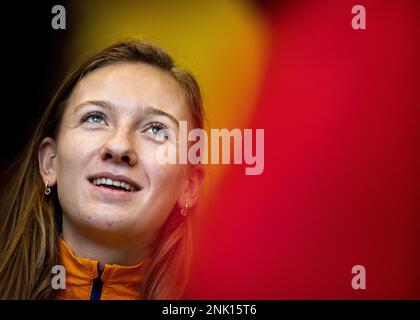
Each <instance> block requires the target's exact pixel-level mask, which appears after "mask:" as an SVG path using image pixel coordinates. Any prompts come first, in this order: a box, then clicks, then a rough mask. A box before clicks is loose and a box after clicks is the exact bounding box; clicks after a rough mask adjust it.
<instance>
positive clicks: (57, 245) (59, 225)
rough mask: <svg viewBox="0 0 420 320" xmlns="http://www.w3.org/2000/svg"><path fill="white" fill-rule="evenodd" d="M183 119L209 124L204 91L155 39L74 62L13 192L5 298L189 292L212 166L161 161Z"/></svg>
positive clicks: (0, 251) (0, 262)
mask: <svg viewBox="0 0 420 320" xmlns="http://www.w3.org/2000/svg"><path fill="white" fill-rule="evenodd" d="M179 121H186V122H187V124H188V129H189V130H191V129H194V128H202V127H203V108H202V101H201V95H200V90H199V87H198V84H197V82H196V80H195V79H194V77H193V76H192V75H191V74H189V73H188V72H187V71H185V70H183V69H181V68H179V67H177V66H175V65H174V62H173V60H172V58H171V57H170V56H169V55H168V54H167V53H166V52H165V51H164V50H162V49H161V48H159V47H157V46H155V45H152V44H149V43H146V42H142V41H125V42H118V43H116V44H114V45H111V46H110V47H108V48H106V49H104V50H102V51H100V52H99V53H97V54H95V55H93V56H92V57H90V58H88V59H86V60H85V61H83V62H82V63H81V64H80V65H79V66H78V67H77V68H76V69H75V70H74V71H73V72H71V73H70V74H69V75H68V76H67V77H66V79H65V80H64V82H63V83H62V85H61V86H60V87H59V89H58V91H57V93H56V94H55V95H54V97H53V99H52V101H51V102H50V104H49V105H48V107H47V109H46V110H45V112H44V114H43V116H42V118H41V120H40V122H39V124H38V126H37V127H36V130H35V132H34V134H33V136H32V138H31V140H30V141H29V143H28V146H27V147H26V148H25V150H24V152H23V153H22V155H21V156H20V157H19V159H18V161H17V162H16V164H15V167H14V169H13V171H12V172H13V177H12V178H11V179H9V183H8V188H7V189H5V192H4V194H3V197H2V202H1V206H2V207H1V212H0V214H1V215H0V217H1V221H0V223H1V225H0V227H1V231H0V297H1V298H3V299H54V298H55V299H177V298H181V297H182V295H183V292H184V290H185V287H186V282H187V274H188V271H189V261H190V254H191V245H192V243H191V229H192V216H193V214H192V211H193V209H194V207H195V205H196V203H197V199H198V194H199V190H200V187H201V185H202V181H203V176H204V174H203V170H202V168H201V167H200V165H192V164H165V163H161V162H159V161H158V160H157V157H156V153H157V152H158V150H160V151H162V148H163V149H164V150H165V152H172V151H174V150H176V152H177V151H178V149H177V146H178V144H179V143H180V141H177V135H176V133H177V130H178V128H179ZM56 265H63V266H64V270H65V274H66V286H65V287H66V288H65V289H54V288H53V286H52V280H53V277H54V274H52V270H53V267H54V266H56Z"/></svg>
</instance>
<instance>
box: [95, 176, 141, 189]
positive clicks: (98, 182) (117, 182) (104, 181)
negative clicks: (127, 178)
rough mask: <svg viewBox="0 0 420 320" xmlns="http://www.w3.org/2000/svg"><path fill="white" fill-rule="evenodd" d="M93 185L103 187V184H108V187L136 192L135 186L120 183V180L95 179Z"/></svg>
mask: <svg viewBox="0 0 420 320" xmlns="http://www.w3.org/2000/svg"><path fill="white" fill-rule="evenodd" d="M92 183H94V184H96V185H98V186H99V185H102V184H106V185H108V186H115V187H121V188H124V189H126V190H127V191H134V189H135V188H134V186H132V185H131V184H129V183H127V182H124V181H120V180H113V179H110V178H97V179H93V180H92Z"/></svg>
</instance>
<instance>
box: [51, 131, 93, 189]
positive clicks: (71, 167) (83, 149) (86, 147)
mask: <svg viewBox="0 0 420 320" xmlns="http://www.w3.org/2000/svg"><path fill="white" fill-rule="evenodd" d="M90 140H91V139H88V138H86V137H79V136H77V135H71V136H70V135H65V136H63V137H62V138H61V139H60V140H59V142H58V152H57V181H59V180H60V178H61V180H63V179H66V180H67V179H71V180H73V179H76V178H78V177H79V175H80V174H81V173H82V172H83V169H84V168H86V167H87V164H88V161H89V159H91V158H92V156H93V154H94V153H95V152H97V151H96V150H95V143H94V141H90ZM96 145H97V144H96Z"/></svg>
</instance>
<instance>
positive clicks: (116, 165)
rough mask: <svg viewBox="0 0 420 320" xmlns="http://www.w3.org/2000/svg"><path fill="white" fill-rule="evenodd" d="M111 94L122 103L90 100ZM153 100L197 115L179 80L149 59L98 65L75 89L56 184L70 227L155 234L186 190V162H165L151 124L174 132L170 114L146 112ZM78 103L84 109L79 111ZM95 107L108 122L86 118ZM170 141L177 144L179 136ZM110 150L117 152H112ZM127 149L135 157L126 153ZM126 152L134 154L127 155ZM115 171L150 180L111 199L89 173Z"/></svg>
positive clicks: (177, 113)
mask: <svg viewBox="0 0 420 320" xmlns="http://www.w3.org/2000/svg"><path fill="white" fill-rule="evenodd" d="M91 100H101V101H109V102H111V103H112V104H113V105H114V106H115V109H112V110H108V109H103V108H100V107H98V106H95V105H89V106H87V107H84V108H81V109H79V110H77V109H76V107H77V106H78V105H79V104H81V103H82V102H85V101H91ZM146 106H153V107H154V108H157V109H159V110H162V111H164V112H166V113H170V114H171V115H173V116H174V117H175V118H176V119H177V120H179V121H180V120H186V121H188V122H189V123H192V116H191V114H190V111H189V108H188V106H187V105H186V104H185V97H184V94H183V91H182V89H181V88H180V87H179V85H178V84H177V82H176V81H175V80H174V79H173V78H172V77H171V76H170V75H168V74H166V73H165V72H163V71H161V70H159V69H157V68H155V67H152V66H148V65H145V64H142V63H121V64H116V65H111V66H107V67H104V68H101V69H98V70H95V71H93V72H92V73H90V74H88V75H87V76H86V77H84V78H83V79H82V80H81V81H80V82H79V83H78V85H77V86H76V87H75V89H74V90H73V92H72V94H71V96H70V99H69V102H68V105H67V107H66V110H65V113H64V116H63V121H62V125H61V128H60V133H59V136H58V139H57V156H56V158H55V160H54V161H55V167H56V172H57V190H58V196H59V199H60V204H61V206H62V209H63V215H64V220H63V221H64V231H65V232H75V230H78V231H80V230H83V232H84V234H86V235H88V236H89V237H92V238H93V237H96V238H97V237H101V239H104V241H105V240H109V241H116V240H117V239H118V240H121V241H126V240H127V239H133V238H135V237H142V239H152V238H153V237H154V235H155V234H156V233H157V231H158V229H159V228H160V227H161V226H162V224H163V223H164V221H165V220H166V218H167V217H168V215H169V214H170V212H171V210H172V208H173V207H174V206H175V205H176V202H177V200H178V198H179V197H180V196H181V194H182V192H183V190H184V187H185V184H186V180H187V178H188V167H187V166H186V165H176V164H160V163H158V162H157V160H156V151H157V149H158V147H159V146H160V144H159V143H157V142H156V141H154V140H153V138H152V134H151V133H150V131H148V132H145V131H144V130H145V128H146V124H148V123H149V122H151V121H159V122H162V123H163V124H165V125H166V126H167V127H169V128H170V129H173V130H174V132H175V133H176V132H177V128H176V126H175V125H174V124H173V123H171V121H169V120H168V119H167V118H166V117H162V116H152V117H149V118H147V119H145V117H144V113H143V111H142V110H143V109H144V107H146ZM76 110H77V111H76ZM89 112H101V113H103V114H104V116H105V117H106V123H104V122H101V123H89V122H84V123H83V122H81V119H82V117H84V116H86V114H87V113H89ZM171 138H172V141H167V142H165V143H167V146H168V148H175V147H176V137H171ZM106 154H111V155H112V157H108V158H107V157H105V155H106ZM124 155H125V156H127V157H128V158H129V159H130V161H129V162H127V161H125V160H124V161H123V160H121V159H122V157H123V156H124ZM125 159H127V158H125ZM103 171H110V172H113V173H117V174H122V175H125V176H128V177H130V178H131V179H132V180H134V181H136V182H137V183H138V184H139V185H141V186H142V187H143V189H142V190H141V191H140V192H137V193H136V194H135V196H133V197H131V198H129V199H124V200H104V199H103V198H100V197H98V196H97V193H95V191H94V190H93V189H92V186H91V185H90V183H89V181H88V180H87V176H89V175H92V174H95V173H98V172H103Z"/></svg>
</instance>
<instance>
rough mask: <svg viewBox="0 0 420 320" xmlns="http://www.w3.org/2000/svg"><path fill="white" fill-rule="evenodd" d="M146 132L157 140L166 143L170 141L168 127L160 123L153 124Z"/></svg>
mask: <svg viewBox="0 0 420 320" xmlns="http://www.w3.org/2000/svg"><path fill="white" fill-rule="evenodd" d="M146 132H150V133H151V134H152V135H153V136H154V138H155V139H156V140H159V141H166V140H168V139H169V133H168V130H167V129H166V127H165V126H164V125H163V124H161V123H158V122H154V123H151V124H150V126H149V127H148V128H147V130H146Z"/></svg>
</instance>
